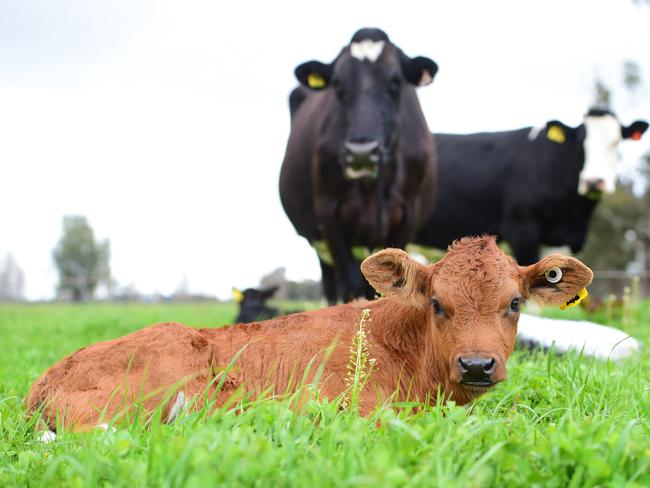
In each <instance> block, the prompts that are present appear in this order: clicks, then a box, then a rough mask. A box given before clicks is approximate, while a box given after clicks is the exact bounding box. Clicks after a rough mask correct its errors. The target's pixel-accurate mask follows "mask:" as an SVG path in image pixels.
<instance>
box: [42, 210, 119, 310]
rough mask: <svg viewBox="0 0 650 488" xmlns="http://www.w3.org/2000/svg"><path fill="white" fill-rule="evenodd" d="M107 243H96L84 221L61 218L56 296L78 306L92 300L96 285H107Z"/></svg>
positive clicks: (84, 219) (108, 272) (55, 254)
mask: <svg viewBox="0 0 650 488" xmlns="http://www.w3.org/2000/svg"><path fill="white" fill-rule="evenodd" d="M109 254H110V250H109V242H108V240H106V241H104V242H98V241H96V240H95V234H94V232H93V230H92V228H91V227H90V225H89V224H88V221H87V220H86V218H85V217H82V216H68V217H64V218H63V235H62V236H61V239H60V240H59V243H58V244H57V246H56V248H55V249H54V252H53V255H54V262H55V264H56V267H57V269H58V272H59V285H58V292H59V296H68V297H70V298H71V299H72V300H74V301H76V302H78V301H81V300H85V299H88V298H92V297H93V295H94V293H95V290H96V289H97V286H98V285H99V284H102V283H103V284H109V283H110V267H109Z"/></svg>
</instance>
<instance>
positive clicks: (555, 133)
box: [546, 125, 566, 144]
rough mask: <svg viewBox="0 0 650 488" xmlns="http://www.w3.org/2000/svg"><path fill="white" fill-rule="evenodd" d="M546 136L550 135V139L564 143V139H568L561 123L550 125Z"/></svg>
mask: <svg viewBox="0 0 650 488" xmlns="http://www.w3.org/2000/svg"><path fill="white" fill-rule="evenodd" d="M546 137H548V139H549V140H550V141H553V142H557V143H558V144H562V143H563V142H564V141H566V135H564V129H562V127H560V126H559V125H552V126H550V127H549V128H548V130H547V131H546Z"/></svg>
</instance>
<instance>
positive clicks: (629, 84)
mask: <svg viewBox="0 0 650 488" xmlns="http://www.w3.org/2000/svg"><path fill="white" fill-rule="evenodd" d="M623 84H624V85H625V88H626V89H627V90H628V91H630V92H633V91H635V90H636V89H637V88H638V87H639V86H640V85H641V68H640V67H639V64H638V63H636V62H634V61H625V63H624V64H623Z"/></svg>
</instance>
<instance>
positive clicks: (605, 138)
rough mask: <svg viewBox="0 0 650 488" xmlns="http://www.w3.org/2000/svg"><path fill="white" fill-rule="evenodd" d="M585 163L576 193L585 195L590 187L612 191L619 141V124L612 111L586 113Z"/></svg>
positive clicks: (614, 185)
mask: <svg viewBox="0 0 650 488" xmlns="http://www.w3.org/2000/svg"><path fill="white" fill-rule="evenodd" d="M585 131H586V137H585V142H584V149H585V164H584V167H583V168H582V171H581V172H580V180H579V183H578V193H580V194H581V195H584V194H586V193H588V192H589V191H590V190H592V189H593V188H590V186H593V183H594V182H597V181H599V180H600V181H601V182H600V183H599V187H600V188H599V189H600V190H601V191H604V192H612V191H614V189H615V187H616V165H617V164H618V162H619V160H620V155H619V152H618V145H619V143H620V142H621V138H622V137H621V124H620V123H619V121H618V120H617V119H616V117H614V116H613V115H598V116H587V117H585Z"/></svg>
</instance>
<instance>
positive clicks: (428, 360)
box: [25, 237, 592, 429]
mask: <svg viewBox="0 0 650 488" xmlns="http://www.w3.org/2000/svg"><path fill="white" fill-rule="evenodd" d="M361 268H362V271H363V273H364V275H365V276H366V278H367V279H368V281H369V282H370V283H371V284H372V285H373V287H375V289H376V290H377V291H379V292H380V293H382V294H383V295H384V297H383V298H381V299H379V300H376V301H373V302H357V303H349V304H346V305H339V306H336V307H331V308H326V309H323V310H316V311H311V312H305V313H299V314H294V315H289V316H286V317H280V318H277V319H274V320H269V321H266V322H258V323H253V324H247V325H234V326H230V327H224V328H220V329H194V328H191V327H186V326H184V325H181V324H174V323H165V324H158V325H153V326H151V327H148V328H145V329H142V330H139V331H137V332H134V333H132V334H129V335H127V336H124V337H121V338H119V339H115V340H112V341H108V342H102V343H98V344H93V345H91V346H88V347H86V348H83V349H80V350H79V351H77V352H75V353H74V354H72V355H70V356H67V357H66V358H64V359H63V360H62V361H60V362H58V363H57V364H55V365H54V366H52V367H51V368H50V369H48V370H47V371H46V372H45V373H44V374H43V376H41V377H40V378H39V379H38V380H37V381H36V382H35V383H34V384H33V385H32V388H31V390H30V392H29V395H28V396H27V399H26V401H25V403H26V406H27V408H28V409H29V411H30V412H31V413H36V412H38V411H41V412H42V420H43V421H44V422H45V423H46V424H47V425H48V426H49V427H50V428H55V425H56V423H57V418H58V421H59V425H63V426H65V427H66V428H76V429H80V428H88V427H90V426H94V425H97V424H98V423H99V422H102V421H116V420H117V418H116V416H118V414H119V412H124V411H125V410H129V409H133V408H135V406H139V407H141V408H143V409H144V410H145V411H146V412H151V411H153V410H155V409H156V408H157V407H160V408H161V409H162V416H163V419H164V420H167V421H170V420H173V418H174V417H175V415H176V413H177V410H178V407H179V406H180V405H182V404H183V403H189V404H190V405H191V406H192V408H202V407H203V406H204V405H205V402H207V401H212V402H214V406H215V407H219V406H223V405H224V404H226V402H228V400H229V399H232V396H233V395H234V394H235V393H236V392H237V393H238V394H242V393H247V394H250V395H252V396H255V395H258V394H260V393H261V392H271V393H273V394H282V393H290V392H292V391H294V390H295V388H296V383H299V382H300V380H301V379H303V375H304V376H305V379H306V381H307V382H314V383H315V384H316V385H317V388H318V391H319V394H320V396H321V397H327V398H336V397H338V396H340V395H342V394H344V393H345V391H346V389H347V388H348V387H349V380H348V379H347V376H348V364H349V362H350V344H351V342H352V341H353V339H354V337H355V333H356V332H357V331H358V329H359V325H358V324H359V319H360V317H361V315H362V311H363V310H364V309H366V308H368V309H369V310H370V315H371V322H370V323H368V324H367V325H366V338H365V342H366V345H365V349H366V352H367V355H368V360H369V361H370V360H371V361H372V362H371V364H372V365H373V366H372V371H371V372H370V374H369V376H368V378H367V382H366V384H365V387H364V388H363V390H362V392H361V397H360V399H359V408H360V411H361V412H362V413H364V414H367V413H368V412H370V411H371V410H372V409H374V408H375V407H376V406H377V405H380V404H382V403H384V402H390V401H404V400H411V401H418V402H428V401H435V400H436V396H437V394H438V391H440V392H442V394H444V396H445V397H446V398H451V399H454V400H455V401H456V402H457V403H460V404H463V403H466V402H468V401H470V400H472V399H473V398H475V397H476V396H478V395H480V394H481V393H483V392H485V391H487V389H489V388H490V387H491V386H493V385H494V384H496V383H498V382H500V381H503V380H504V379H505V378H506V360H507V358H508V356H509V355H510V353H511V352H512V350H513V348H514V345H515V336H516V332H517V320H518V318H519V307H520V306H521V304H522V303H523V301H524V300H526V299H527V298H535V299H537V300H539V301H541V302H543V303H547V304H558V305H559V304H563V303H565V302H567V301H570V300H572V299H573V298H574V297H575V296H576V294H577V293H578V292H579V291H581V290H582V289H583V288H584V287H585V286H587V285H588V284H589V283H590V282H591V279H592V273H591V270H589V268H587V267H586V266H585V265H583V264H582V263H581V262H580V261H578V260H576V259H574V258H570V257H564V256H559V255H554V256H549V257H546V258H544V259H542V260H541V261H540V262H538V263H536V264H534V265H531V266H525V267H521V266H517V265H516V264H515V262H514V261H513V260H512V259H511V258H509V257H507V256H506V255H504V254H503V253H502V252H501V251H500V250H499V249H498V248H497V246H496V245H495V243H494V239H493V238H491V237H482V238H475V239H463V240H460V241H458V242H456V243H455V244H454V245H452V246H451V247H450V249H449V251H448V253H447V254H446V256H445V257H444V258H443V259H442V260H441V261H439V262H438V263H436V264H434V265H432V266H424V265H421V264H419V263H417V262H415V261H413V260H412V259H411V258H410V257H409V256H408V254H406V253H405V252H403V251H401V250H397V249H386V250H384V251H381V252H378V253H376V254H374V255H372V256H370V257H369V258H367V259H366V260H365V261H364V262H363V263H362V265H361ZM310 366H311V369H310ZM305 373H306V374H305ZM179 403H180V405H179Z"/></svg>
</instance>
